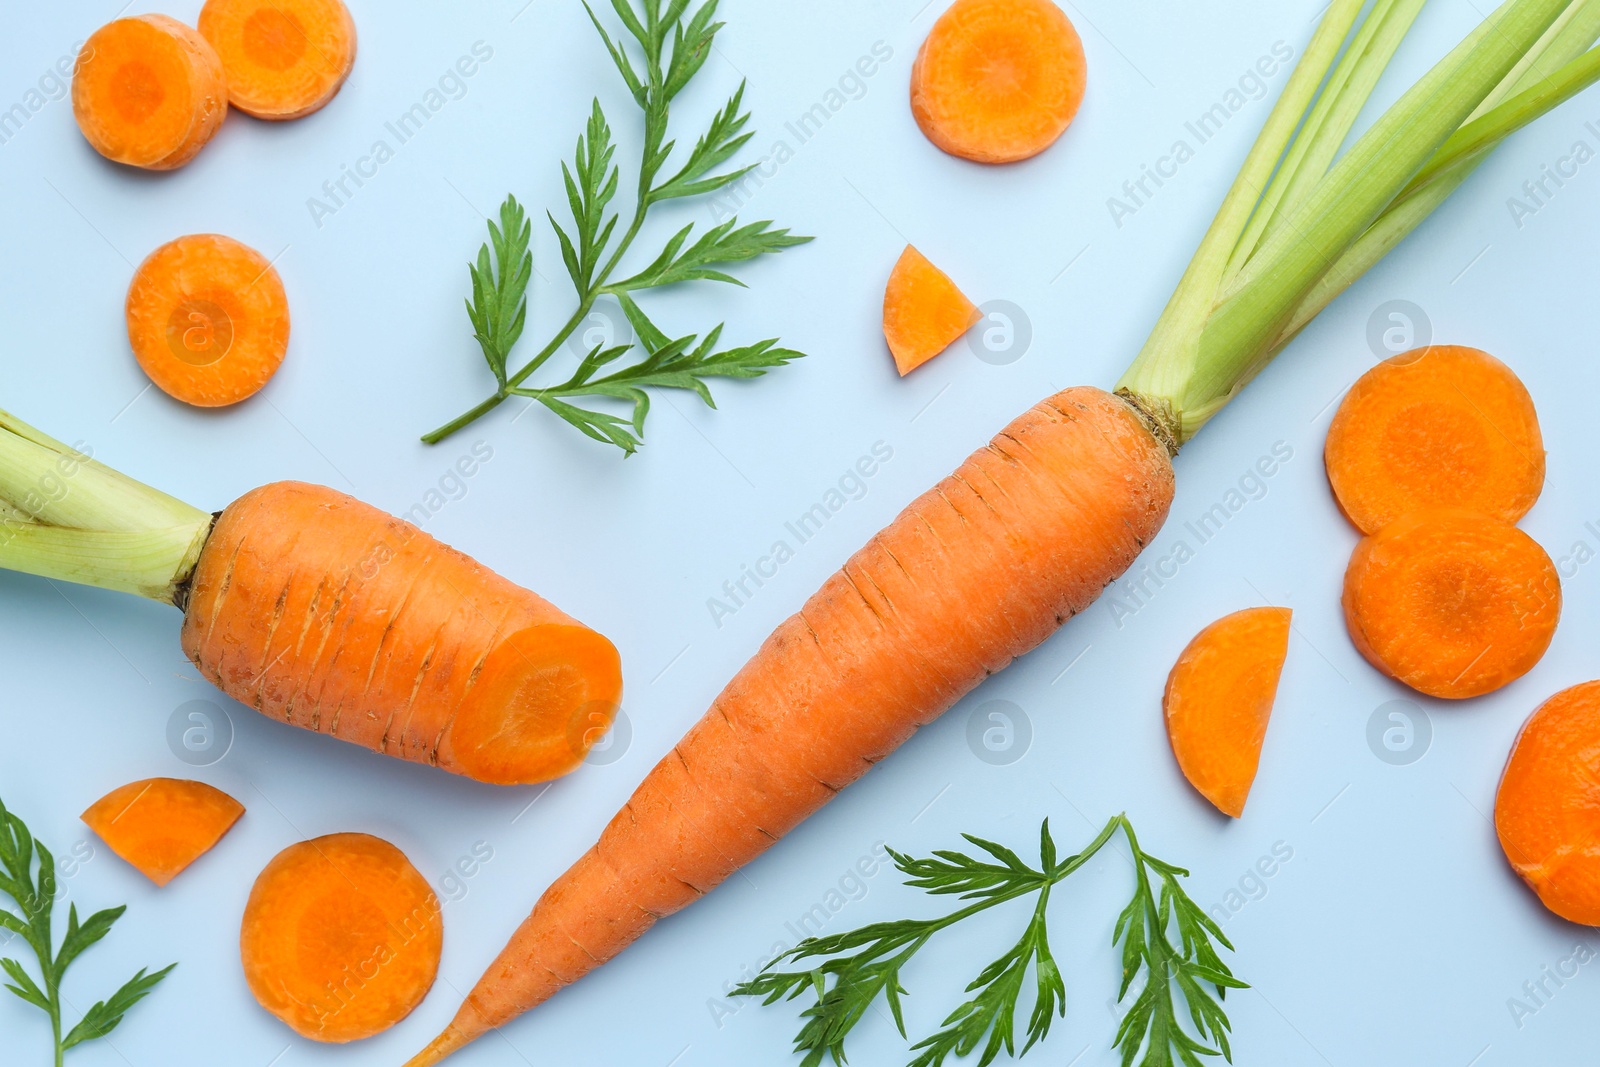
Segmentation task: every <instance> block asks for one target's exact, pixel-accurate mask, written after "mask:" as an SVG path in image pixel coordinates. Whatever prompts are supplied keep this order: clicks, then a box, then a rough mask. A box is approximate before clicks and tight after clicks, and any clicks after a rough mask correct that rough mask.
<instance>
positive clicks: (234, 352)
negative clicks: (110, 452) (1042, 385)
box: [126, 233, 289, 407]
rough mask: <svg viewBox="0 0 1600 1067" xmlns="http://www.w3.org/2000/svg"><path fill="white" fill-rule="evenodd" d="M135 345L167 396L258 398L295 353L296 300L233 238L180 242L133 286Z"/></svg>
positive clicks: (130, 313) (212, 403) (159, 254)
mask: <svg viewBox="0 0 1600 1067" xmlns="http://www.w3.org/2000/svg"><path fill="white" fill-rule="evenodd" d="M126 310H127V320H128V342H129V343H130V344H131V345H132V346H133V354H134V356H135V357H136V358H137V359H138V360H139V366H141V367H143V368H144V372H145V373H146V374H148V375H149V376H150V380H151V381H153V382H155V383H156V385H158V386H160V387H161V389H162V390H163V391H164V392H166V393H167V394H168V395H170V396H173V397H176V398H177V399H179V400H182V401H184V402H185V403H188V404H194V405H196V406H198V407H223V406H225V405H228V404H237V403H238V402H239V401H241V400H244V399H245V398H247V397H250V396H253V395H255V393H256V392H258V391H259V390H260V389H261V387H262V386H264V385H266V384H267V381H268V379H270V378H271V377H272V375H273V374H274V373H276V372H277V370H278V367H279V365H280V364H282V363H283V357H284V354H285V353H286V352H287V351H288V348H289V299H288V297H287V296H286V295H285V294H284V291H283V281H282V280H281V279H280V278H279V277H278V272H277V270H276V269H275V268H274V267H273V266H272V264H271V263H270V262H268V260H267V258H266V257H265V256H263V255H262V254H261V253H260V252H257V251H256V250H255V249H253V248H250V247H249V246H247V245H243V244H240V243H239V242H238V241H235V240H234V239H233V238H231V237H223V236H221V235H220V234H214V233H202V234H194V235H191V236H189V237H180V238H178V239H177V240H176V241H171V242H169V243H167V244H164V245H162V246H161V247H160V248H158V249H156V250H155V251H154V252H152V253H150V255H149V257H148V258H146V259H145V261H144V262H143V263H141V264H139V269H138V270H137V271H135V272H134V275H133V284H132V285H130V286H129V287H128V300H127V309H126Z"/></svg>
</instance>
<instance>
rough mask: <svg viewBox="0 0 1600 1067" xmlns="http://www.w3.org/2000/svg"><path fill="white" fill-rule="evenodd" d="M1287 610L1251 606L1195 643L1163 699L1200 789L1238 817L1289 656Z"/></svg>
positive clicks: (1173, 736)
mask: <svg viewBox="0 0 1600 1067" xmlns="http://www.w3.org/2000/svg"><path fill="white" fill-rule="evenodd" d="M1290 618H1291V613H1290V611H1289V609H1288V608H1248V609H1246V610H1244V611H1238V612H1234V613H1233V614H1232V615H1228V616H1225V617H1223V618H1221V619H1218V620H1217V621H1216V622H1214V623H1212V624H1211V625H1209V626H1207V627H1206V628H1205V629H1204V630H1201V631H1200V633H1199V634H1197V635H1196V636H1195V638H1194V640H1192V641H1190V642H1189V645H1188V647H1186V648H1185V649H1184V650H1183V654H1182V655H1181V656H1179V657H1178V662H1177V663H1176V664H1175V665H1174V666H1173V668H1172V673H1171V674H1170V675H1168V676H1167V688H1166V692H1165V694H1164V695H1163V697H1162V701H1161V703H1162V709H1163V712H1164V714H1165V717H1166V722H1167V737H1168V738H1169V739H1170V740H1171V742H1172V753H1173V755H1174V756H1176V757H1177V759H1178V766H1179V767H1180V768H1182V770H1183V775H1184V777H1185V778H1187V779H1189V782H1190V784H1192V785H1193V786H1194V787H1195V789H1197V790H1199V792H1200V794H1201V795H1202V796H1204V797H1205V798H1206V799H1207V800H1209V801H1211V803H1213V804H1215V805H1216V806H1217V809H1218V810H1219V811H1222V812H1223V813H1225V814H1227V815H1231V816H1233V817H1234V818H1235V819H1237V818H1240V817H1241V816H1243V815H1244V806H1245V801H1246V800H1248V799H1249V797H1250V787H1251V785H1253V784H1254V782H1255V779H1256V770H1257V768H1258V767H1259V766H1260V763H1261V745H1262V742H1263V741H1264V740H1265V738H1266V736H1267V723H1268V721H1269V720H1270V719H1271V717H1272V704H1273V701H1274V699H1276V697H1277V694H1278V679H1279V678H1280V677H1281V675H1282V674H1283V663H1284V660H1285V659H1286V658H1287V657H1288V654H1289V621H1290Z"/></svg>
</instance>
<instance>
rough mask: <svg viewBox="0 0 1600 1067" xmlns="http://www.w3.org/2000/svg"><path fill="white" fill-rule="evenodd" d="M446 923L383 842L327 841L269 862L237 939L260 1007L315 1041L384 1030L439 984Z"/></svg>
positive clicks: (423, 886) (358, 837)
mask: <svg viewBox="0 0 1600 1067" xmlns="http://www.w3.org/2000/svg"><path fill="white" fill-rule="evenodd" d="M443 943H444V917H443V915H442V914H441V913H440V910H439V899H438V897H436V896H434V893H433V890H432V889H430V888H429V887H428V883H427V881H426V880H425V879H424V878H423V877H422V875H421V874H419V873H417V869H416V868H415V867H413V866H412V865H411V861H410V860H408V859H406V857H405V854H404V853H403V852H401V851H400V850H399V849H397V848H395V847H394V846H393V845H391V844H389V843H388V842H387V841H383V840H381V839H379V838H376V837H372V836H370V835H368V834H331V835H329V836H327V837H319V838H317V839H315V840H313V841H302V842H301V843H300V844H297V845H290V846H289V847H288V848H286V849H284V850H283V851H282V852H280V853H278V855H277V856H276V857H274V858H273V860H272V862H271V863H269V864H267V867H266V869H265V870H263V871H262V872H261V874H260V876H259V877H258V878H257V879H256V883H255V886H254V887H253V888H252V889H251V890H250V899H249V901H248V902H247V903H246V904H245V911H244V924H243V928H242V930H241V932H240V935H239V946H240V954H241V956H242V958H243V961H244V974H245V980H246V981H247V982H248V983H249V985H250V992H251V993H253V994H255V998H256V1000H258V1001H260V1003H261V1006H262V1007H263V1008H266V1009H267V1010H268V1011H269V1012H271V1013H272V1014H273V1015H276V1016H277V1017H278V1018H279V1019H282V1020H283V1021H284V1022H285V1023H286V1024H288V1026H289V1028H290V1029H292V1030H294V1032H295V1033H297V1034H299V1035H301V1036H302V1037H308V1038H310V1039H311V1040H313V1041H326V1042H330V1043H335V1044H337V1043H343V1042H347V1041H359V1040H360V1039H362V1038H367V1037H371V1036H372V1035H374V1034H378V1033H382V1032H383V1031H384V1030H387V1029H388V1028H389V1027H391V1026H393V1025H394V1024H395V1023H397V1022H399V1021H400V1020H401V1019H404V1018H405V1017H406V1016H407V1015H409V1014H411V1010H412V1009H413V1008H415V1007H416V1006H417V1005H418V1004H420V1003H421V1002H422V998H423V997H424V996H426V995H427V993H428V990H429V989H430V988H431V987H432V986H433V980H434V977H435V976H436V975H437V974H438V971H439V954H440V951H441V949H442V948H443Z"/></svg>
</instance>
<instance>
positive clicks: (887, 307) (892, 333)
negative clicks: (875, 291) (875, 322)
mask: <svg viewBox="0 0 1600 1067" xmlns="http://www.w3.org/2000/svg"><path fill="white" fill-rule="evenodd" d="M982 317H983V316H982V315H981V314H980V313H979V311H978V309H977V307H975V306H974V305H973V303H972V301H970V300H968V299H967V297H966V294H964V293H963V292H962V291H961V290H960V289H958V288H957V287H956V283H955V282H953V281H951V280H950V276H949V275H948V274H946V273H945V272H944V271H942V270H940V269H939V268H938V267H935V266H934V265H933V264H932V263H930V262H929V261H928V257H927V256H924V255H923V254H922V253H921V252H918V251H917V250H916V248H915V247H913V246H911V245H906V250H905V251H904V252H902V253H900V258H899V259H898V260H897V261H896V262H895V265H894V270H892V271H891V272H890V273H889V284H888V286H887V287H886V288H885V289H884V292H883V336H884V339H885V340H886V341H888V342H889V351H890V352H891V353H892V354H893V355H894V365H895V368H896V369H898V370H899V371H900V376H901V377H902V378H903V377H905V376H906V375H907V374H910V373H911V372H912V371H914V370H916V369H917V368H918V367H920V366H922V365H923V364H924V363H926V362H928V360H930V359H932V358H933V357H934V356H937V355H938V354H939V353H940V352H943V351H944V350H945V349H946V348H949V347H950V345H951V344H952V343H954V341H955V340H956V338H958V337H960V336H961V335H962V334H964V333H966V332H967V331H968V330H970V329H972V327H973V326H975V325H977V323H978V320H979V319H981V318H982Z"/></svg>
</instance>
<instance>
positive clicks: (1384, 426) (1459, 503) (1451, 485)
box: [1324, 345, 1545, 534]
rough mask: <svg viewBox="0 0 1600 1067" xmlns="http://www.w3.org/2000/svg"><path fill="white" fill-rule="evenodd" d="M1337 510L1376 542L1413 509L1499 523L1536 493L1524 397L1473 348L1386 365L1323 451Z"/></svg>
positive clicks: (1512, 518)
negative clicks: (1474, 514) (1450, 511)
mask: <svg viewBox="0 0 1600 1067" xmlns="http://www.w3.org/2000/svg"><path fill="white" fill-rule="evenodd" d="M1324 456H1325V459H1326V461H1327V468H1328V481H1329V483H1330V484H1331V485H1332V486H1333V492H1334V496H1335V497H1336V498H1337V499H1338V501H1339V507H1340V508H1341V509H1342V510H1343V511H1344V513H1345V515H1346V516H1348V517H1349V519H1350V521H1351V522H1352V523H1354V524H1355V525H1356V526H1357V527H1358V528H1359V529H1360V530H1361V531H1362V532H1363V533H1369V534H1370V533H1376V532H1378V531H1379V530H1381V529H1383V527H1385V526H1387V525H1388V524H1389V523H1391V522H1393V521H1394V520H1396V519H1398V518H1399V517H1400V516H1401V515H1403V514H1405V513H1406V512H1408V511H1410V510H1412V509H1413V508H1418V507H1446V506H1448V507H1461V508H1468V509H1470V510H1472V511H1481V512H1483V513H1484V514H1485V515H1493V516H1495V517H1496V518H1500V519H1504V520H1505V521H1506V522H1516V521H1517V520H1518V519H1520V518H1522V516H1524V515H1526V514H1527V513H1528V511H1529V509H1530V508H1532V507H1533V505H1534V502H1535V501H1537V500H1538V499H1539V491H1540V490H1541V489H1542V488H1543V485H1544V473H1545V454H1544V439H1543V437H1542V435H1541V434H1540V431H1539V419H1538V415H1537V413H1536V412H1535V411H1534V407H1533V399H1532V398H1531V397H1530V396H1529V395H1528V390H1527V389H1526V388H1525V387H1524V386H1523V384H1522V382H1521V381H1520V380H1518V378H1517V376H1516V375H1515V374H1514V373H1512V371H1511V368H1509V367H1507V366H1506V365H1505V364H1504V363H1501V362H1500V361H1499V360H1497V359H1495V358H1494V357H1493V356H1491V355H1489V354H1488V353H1486V352H1480V351H1478V350H1477V349H1475V348H1462V347H1459V346H1454V345H1442V346H1435V347H1431V348H1421V349H1417V350H1416V351H1413V352H1407V353H1404V354H1402V355H1398V356H1395V357H1393V358H1392V359H1388V360H1385V361H1384V362H1382V363H1380V364H1378V365H1377V366H1376V367H1374V368H1373V369H1372V370H1370V371H1368V372H1367V373H1366V374H1364V375H1362V376H1361V378H1360V380H1358V381H1357V382H1356V384H1355V385H1354V386H1353V387H1352V388H1351V390H1350V393H1349V395H1348V396H1346V397H1345V399H1344V401H1343V402H1342V403H1341V404H1340V405H1339V410H1338V413H1337V414H1335V415H1334V418H1333V424H1332V425H1331V426H1330V427H1329V429H1328V440H1327V445H1326V447H1325V450H1324Z"/></svg>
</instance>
